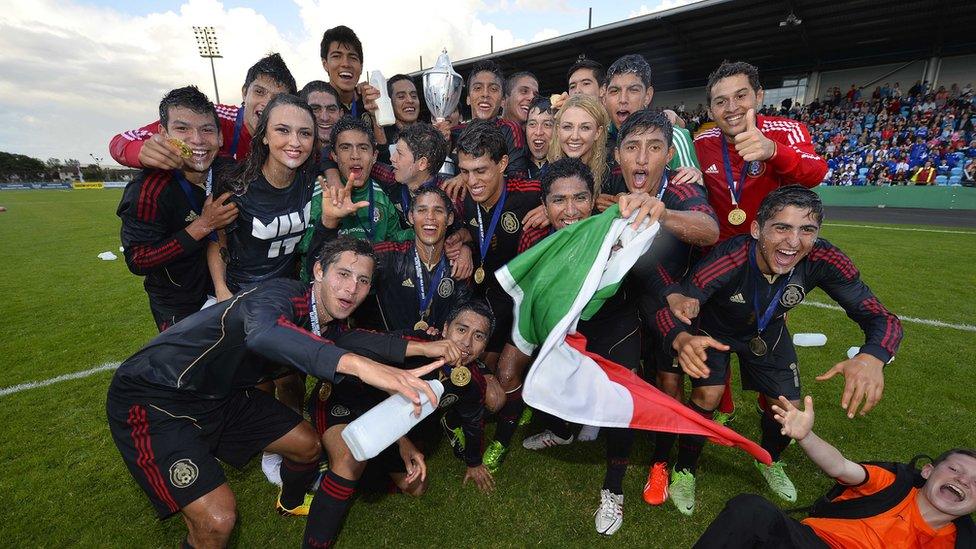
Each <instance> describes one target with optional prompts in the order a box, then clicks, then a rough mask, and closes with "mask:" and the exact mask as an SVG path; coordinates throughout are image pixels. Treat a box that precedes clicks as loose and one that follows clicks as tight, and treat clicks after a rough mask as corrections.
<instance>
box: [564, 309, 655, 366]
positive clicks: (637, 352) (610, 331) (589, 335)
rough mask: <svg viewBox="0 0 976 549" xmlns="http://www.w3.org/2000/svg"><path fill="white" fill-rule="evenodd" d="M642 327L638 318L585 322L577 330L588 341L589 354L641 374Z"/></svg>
mask: <svg viewBox="0 0 976 549" xmlns="http://www.w3.org/2000/svg"><path fill="white" fill-rule="evenodd" d="M640 328H641V326H640V319H639V318H638V317H637V315H636V314H635V315H625V316H623V317H613V318H606V317H602V318H600V319H599V320H591V321H581V322H580V323H579V324H578V325H577V326H576V330H577V331H578V332H579V333H581V334H583V335H584V336H585V337H586V350H587V351H589V352H591V353H594V354H597V355H600V356H602V357H604V358H606V359H609V360H612V361H613V362H616V363H617V364H619V365H621V366H623V367H624V368H627V369H628V370H637V369H638V368H639V367H640V358H641V329H640Z"/></svg>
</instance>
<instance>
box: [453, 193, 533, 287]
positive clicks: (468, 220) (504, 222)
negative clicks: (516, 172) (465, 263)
mask: <svg viewBox="0 0 976 549" xmlns="http://www.w3.org/2000/svg"><path fill="white" fill-rule="evenodd" d="M504 184H505V185H506V189H507V196H506V198H505V203H504V204H501V200H500V199H499V202H496V203H495V205H493V206H492V207H491V208H485V207H484V206H481V205H478V204H477V203H476V202H475V201H474V200H472V199H471V196H470V195H467V196H465V198H464V202H463V204H462V206H461V213H460V217H461V221H462V223H463V224H464V227H465V228H466V229H467V230H468V232H470V233H471V240H472V241H474V248H473V253H474V264H475V268H477V267H479V266H480V267H482V268H483V269H484V270H485V280H484V282H483V283H481V284H477V285H476V291H477V292H479V295H483V294H481V293H480V292H483V291H484V289H485V288H486V287H491V288H495V289H497V290H498V293H499V294H500V295H507V294H505V292H504V291H502V290H501V286H500V285H499V284H498V281H497V280H496V279H495V276H494V273H495V271H496V270H498V269H500V268H501V267H503V266H504V265H505V264H506V263H508V262H509V261H511V260H512V259H513V258H515V256H516V255H518V254H519V251H520V249H519V242H520V241H521V238H522V219H523V218H524V217H525V215H526V214H528V213H529V212H530V211H532V210H533V209H535V208H537V207H539V206H540V205H541V204H542V187H541V186H540V185H539V182H538V181H533V180H529V179H508V178H506V179H505V183H504ZM499 207H501V208H502V212H501V214H500V217H499V220H498V224H497V226H496V227H495V234H494V235H492V237H491V241H490V243H489V245H488V250H487V253H486V254H485V258H484V263H482V261H481V257H480V255H481V254H480V251H479V242H480V241H479V238H480V236H479V229H478V228H479V223H478V210H479V209H480V211H481V222H482V223H484V231H485V232H486V234H485V236H486V237H487V230H488V227H489V226H490V225H491V219H492V217H493V216H494V214H495V211H496V209H497V208H499ZM479 287H480V288H479ZM493 293H495V292H493Z"/></svg>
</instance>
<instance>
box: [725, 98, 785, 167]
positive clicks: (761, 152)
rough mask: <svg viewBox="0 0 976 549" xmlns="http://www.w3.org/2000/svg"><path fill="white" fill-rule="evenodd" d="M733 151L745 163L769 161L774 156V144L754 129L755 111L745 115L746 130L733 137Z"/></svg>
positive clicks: (751, 110)
mask: <svg viewBox="0 0 976 549" xmlns="http://www.w3.org/2000/svg"><path fill="white" fill-rule="evenodd" d="M735 150H736V151H737V152H738V153H739V156H741V157H742V159H743V160H745V161H746V162H753V161H755V160H769V159H770V158H772V157H773V155H775V154H776V143H774V142H773V141H772V140H770V139H767V138H766V136H765V135H763V133H762V132H761V131H759V128H757V127H756V111H754V110H753V109H749V111H748V112H747V113H746V129H745V131H743V132H741V133H740V134H738V135H736V136H735Z"/></svg>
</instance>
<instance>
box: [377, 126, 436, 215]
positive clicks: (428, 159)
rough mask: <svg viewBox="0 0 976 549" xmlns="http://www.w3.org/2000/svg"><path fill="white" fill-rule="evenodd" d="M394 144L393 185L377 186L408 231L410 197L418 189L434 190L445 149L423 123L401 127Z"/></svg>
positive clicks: (431, 129) (433, 131)
mask: <svg viewBox="0 0 976 549" xmlns="http://www.w3.org/2000/svg"><path fill="white" fill-rule="evenodd" d="M395 143H396V145H395V150H394V152H393V156H392V158H391V159H390V160H391V162H392V165H393V181H392V183H390V182H389V180H388V179H387V180H386V181H381V182H380V183H381V184H382V185H383V188H384V190H385V191H386V193H387V195H389V197H390V200H392V201H394V205H395V206H396V208H397V213H398V214H399V215H400V224H401V226H402V227H411V226H413V224H412V223H410V220H409V219H408V214H409V212H410V205H411V203H412V201H413V197H414V196H415V195H416V194H417V192H418V191H419V190H420V189H422V188H426V187H436V186H438V184H439V182H440V179H439V178H438V177H437V170H439V169H440V167H441V164H443V163H444V159H445V158H447V152H448V151H447V146H448V145H447V140H445V139H444V136H443V135H441V133H440V132H439V131H437V129H436V128H434V127H433V126H431V125H430V124H427V123H424V122H419V123H417V124H414V125H412V126H407V127H405V128H404V129H403V131H402V132H401V133H400V135H399V137H398V138H397V140H396V141H395Z"/></svg>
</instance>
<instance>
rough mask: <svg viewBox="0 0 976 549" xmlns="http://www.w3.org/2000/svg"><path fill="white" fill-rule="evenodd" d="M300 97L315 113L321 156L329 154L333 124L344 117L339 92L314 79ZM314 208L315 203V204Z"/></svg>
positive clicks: (302, 90) (299, 94)
mask: <svg viewBox="0 0 976 549" xmlns="http://www.w3.org/2000/svg"><path fill="white" fill-rule="evenodd" d="M298 97H300V98H301V99H302V101H304V102H306V103H308V106H309V107H311V108H312V114H314V115H315V126H316V127H317V128H318V132H317V134H316V142H315V144H316V148H317V149H318V151H319V154H320V158H322V157H326V156H328V154H329V139H330V138H331V137H332V126H334V125H335V123H336V122H338V121H339V119H340V118H342V112H343V111H342V106H341V105H340V104H339V92H338V91H336V89H335V88H333V87H332V85H331V84H329V83H327V82H323V81H321V80H312V81H311V82H309V83H308V84H305V86H304V87H303V88H302V89H301V91H299V92H298ZM313 210H314V204H313Z"/></svg>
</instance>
